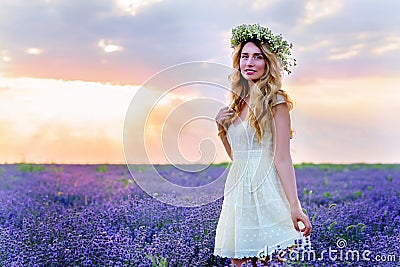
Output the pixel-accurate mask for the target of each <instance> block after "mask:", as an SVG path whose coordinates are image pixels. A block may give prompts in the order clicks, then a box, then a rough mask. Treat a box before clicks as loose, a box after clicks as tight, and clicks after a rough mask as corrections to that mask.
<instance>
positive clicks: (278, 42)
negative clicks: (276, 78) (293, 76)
mask: <svg viewBox="0 0 400 267" xmlns="http://www.w3.org/2000/svg"><path fill="white" fill-rule="evenodd" d="M252 39H253V40H254V39H256V40H258V41H260V42H261V43H264V42H265V43H267V44H268V46H269V49H270V51H271V52H272V53H274V54H276V56H277V57H278V58H279V59H280V60H281V62H282V66H283V69H284V70H285V71H286V72H287V73H288V74H290V73H291V71H290V69H289V68H290V67H292V66H296V59H294V58H291V57H290V56H291V54H292V53H291V49H292V46H293V45H292V43H288V42H287V41H286V40H284V39H283V37H282V35H281V34H280V35H274V34H273V33H272V32H271V30H270V29H268V28H265V27H262V26H260V25H259V24H253V25H248V24H242V25H239V26H237V27H235V28H233V29H232V37H231V47H232V48H235V47H236V46H238V45H240V43H242V42H245V41H250V40H252Z"/></svg>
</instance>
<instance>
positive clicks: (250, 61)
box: [247, 57, 253, 66]
mask: <svg viewBox="0 0 400 267" xmlns="http://www.w3.org/2000/svg"><path fill="white" fill-rule="evenodd" d="M247 65H248V66H253V58H252V57H249V59H248V60H247Z"/></svg>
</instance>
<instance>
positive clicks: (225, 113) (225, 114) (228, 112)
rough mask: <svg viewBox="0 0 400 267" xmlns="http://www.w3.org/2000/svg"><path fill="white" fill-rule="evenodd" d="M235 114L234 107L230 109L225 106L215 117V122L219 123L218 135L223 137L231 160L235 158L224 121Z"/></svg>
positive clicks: (223, 142)
mask: <svg viewBox="0 0 400 267" xmlns="http://www.w3.org/2000/svg"><path fill="white" fill-rule="evenodd" d="M234 114H235V113H234V111H233V110H232V109H230V108H229V107H224V108H221V109H220V110H219V112H218V114H217V116H216V117H215V122H216V123H217V127H218V132H219V133H218V136H219V137H220V138H221V141H222V144H223V145H224V147H225V150H226V153H228V156H229V157H230V158H231V160H233V158H232V150H231V145H230V144H229V141H228V137H227V127H226V125H224V122H225V121H226V119H227V118H229V117H232V116H233V115H234Z"/></svg>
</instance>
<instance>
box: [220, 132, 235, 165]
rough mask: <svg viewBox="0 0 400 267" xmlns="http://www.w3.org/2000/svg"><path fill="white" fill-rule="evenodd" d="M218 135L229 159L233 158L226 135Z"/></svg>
mask: <svg viewBox="0 0 400 267" xmlns="http://www.w3.org/2000/svg"><path fill="white" fill-rule="evenodd" d="M219 137H220V138H221V141H222V144H223V145H224V147H225V150H226V153H227V154H228V156H229V157H230V158H231V160H233V158H232V150H231V145H230V144H229V141H228V137H227V136H226V134H224V135H220V136H219Z"/></svg>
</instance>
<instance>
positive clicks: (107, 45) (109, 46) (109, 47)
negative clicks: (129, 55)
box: [97, 39, 124, 53]
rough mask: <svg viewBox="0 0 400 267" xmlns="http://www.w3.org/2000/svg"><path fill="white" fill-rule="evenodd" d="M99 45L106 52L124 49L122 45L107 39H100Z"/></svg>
mask: <svg viewBox="0 0 400 267" xmlns="http://www.w3.org/2000/svg"><path fill="white" fill-rule="evenodd" d="M97 45H98V46H99V47H100V48H102V49H103V50H104V52H106V53H113V52H117V51H121V50H123V49H124V48H123V47H122V46H120V45H116V44H113V43H112V41H105V40H104V39H100V41H99V42H98V43H97Z"/></svg>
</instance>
